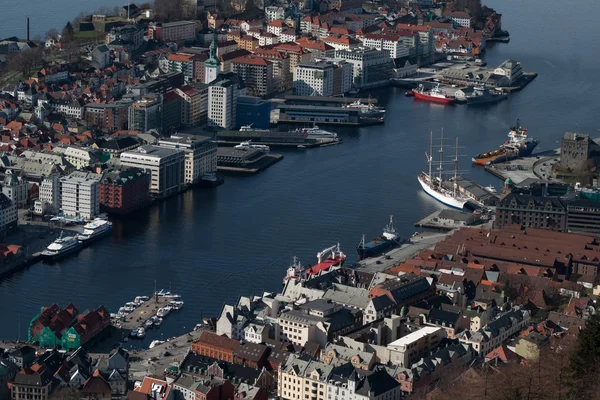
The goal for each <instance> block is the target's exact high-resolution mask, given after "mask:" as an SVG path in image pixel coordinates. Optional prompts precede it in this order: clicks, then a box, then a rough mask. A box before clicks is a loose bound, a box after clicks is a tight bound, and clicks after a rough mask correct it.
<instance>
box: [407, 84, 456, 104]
mask: <svg viewBox="0 0 600 400" xmlns="http://www.w3.org/2000/svg"><path fill="white" fill-rule="evenodd" d="M412 92H413V95H414V97H415V99H419V100H425V101H430V102H433V103H439V104H453V103H454V102H455V101H456V99H455V98H454V97H451V96H448V95H447V94H446V93H445V92H444V91H442V90H441V89H440V84H439V83H438V84H437V85H435V87H433V88H432V89H429V90H426V89H425V87H424V86H423V84H420V85H419V87H418V88H417V89H413V91H412Z"/></svg>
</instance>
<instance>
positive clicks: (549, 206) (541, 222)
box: [494, 193, 567, 232]
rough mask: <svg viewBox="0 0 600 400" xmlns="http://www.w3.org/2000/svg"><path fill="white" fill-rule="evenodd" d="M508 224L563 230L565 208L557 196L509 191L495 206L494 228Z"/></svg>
mask: <svg viewBox="0 0 600 400" xmlns="http://www.w3.org/2000/svg"><path fill="white" fill-rule="evenodd" d="M510 224H519V225H523V226H526V227H531V228H541V229H550V230H553V231H559V232H563V231H565V229H566V226H567V209H566V206H565V203H564V202H563V201H562V200H561V199H560V198H559V197H555V196H531V195H526V194H514V193H511V194H509V195H508V196H506V197H504V198H503V199H502V200H500V202H499V203H498V204H497V206H496V219H495V222H494V228H498V229H501V228H503V227H504V226H506V225H510Z"/></svg>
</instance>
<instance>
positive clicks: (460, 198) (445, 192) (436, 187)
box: [418, 134, 469, 209]
mask: <svg viewBox="0 0 600 400" xmlns="http://www.w3.org/2000/svg"><path fill="white" fill-rule="evenodd" d="M442 141H443V137H442ZM432 149H433V134H432V136H431V139H430V145H429V154H431V152H432ZM456 151H457V153H456V159H455V160H454V180H453V181H446V182H444V180H443V178H442V171H443V149H442V146H441V145H440V150H439V154H440V166H439V172H440V173H439V176H433V175H432V173H431V163H432V161H433V157H431V156H430V155H427V153H425V156H426V157H427V163H428V164H429V173H426V172H421V173H420V174H419V176H418V180H419V183H420V184H421V187H422V188H423V190H424V191H425V193H427V194H428V195H430V196H431V197H433V198H434V199H436V200H437V201H439V202H441V203H443V204H445V205H447V206H450V207H454V208H458V209H462V208H464V206H465V205H466V204H467V203H468V202H469V198H468V197H467V196H465V195H463V194H462V193H460V191H459V190H458V185H457V184H456V180H457V179H456V177H457V170H458V138H457V139H456ZM444 184H446V185H444ZM445 186H446V187H445ZM447 186H451V188H452V189H448V188H447Z"/></svg>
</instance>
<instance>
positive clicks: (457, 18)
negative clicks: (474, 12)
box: [444, 11, 473, 28]
mask: <svg viewBox="0 0 600 400" xmlns="http://www.w3.org/2000/svg"><path fill="white" fill-rule="evenodd" d="M444 17H448V18H450V19H451V20H452V22H454V23H455V24H456V25H459V26H463V27H465V28H470V27H471V21H472V20H473V18H471V16H470V15H469V14H468V13H466V12H464V11H454V12H451V13H445V14H444Z"/></svg>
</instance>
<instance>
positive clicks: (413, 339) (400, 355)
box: [387, 326, 446, 368]
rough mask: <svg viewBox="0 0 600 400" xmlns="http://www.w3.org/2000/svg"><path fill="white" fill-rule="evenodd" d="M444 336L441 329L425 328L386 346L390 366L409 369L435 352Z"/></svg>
mask: <svg viewBox="0 0 600 400" xmlns="http://www.w3.org/2000/svg"><path fill="white" fill-rule="evenodd" d="M445 336H446V334H445V331H444V330H443V329H442V328H438V327H434V326H425V327H423V328H421V329H419V330H416V331H414V332H411V333H409V334H408V335H406V336H403V337H401V338H400V339H398V340H396V341H394V342H392V343H390V344H388V345H387V350H388V351H389V353H390V355H389V360H390V362H391V363H392V364H394V365H398V366H400V367H406V368H409V367H410V366H411V365H413V364H414V363H415V362H417V361H419V360H420V359H421V358H424V357H427V356H428V355H430V354H431V352H432V351H433V350H435V349H436V348H437V347H438V346H439V344H440V341H441V340H442V339H443V338H444V337H445Z"/></svg>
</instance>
